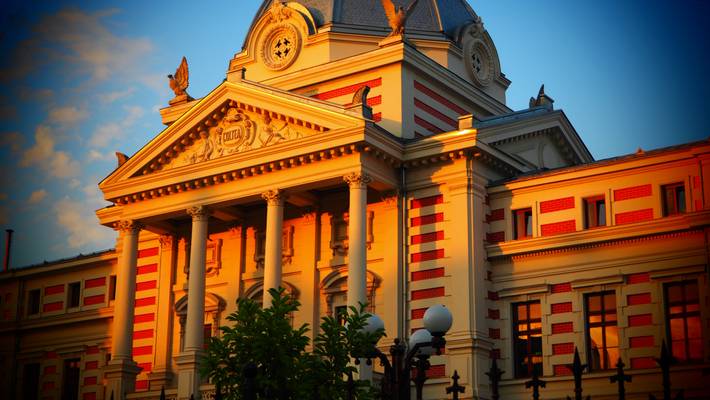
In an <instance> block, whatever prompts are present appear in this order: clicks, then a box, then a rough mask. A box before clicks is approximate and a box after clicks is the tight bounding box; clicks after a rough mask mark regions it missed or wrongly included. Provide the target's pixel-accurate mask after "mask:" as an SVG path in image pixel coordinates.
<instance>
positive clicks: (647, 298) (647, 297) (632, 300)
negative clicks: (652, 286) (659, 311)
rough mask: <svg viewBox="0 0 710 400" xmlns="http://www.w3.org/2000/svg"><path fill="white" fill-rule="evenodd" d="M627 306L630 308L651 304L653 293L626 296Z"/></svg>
mask: <svg viewBox="0 0 710 400" xmlns="http://www.w3.org/2000/svg"><path fill="white" fill-rule="evenodd" d="M626 304H628V305H630V306H636V305H639V304H651V293H639V294H630V295H628V296H626Z"/></svg>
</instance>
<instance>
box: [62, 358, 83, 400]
mask: <svg viewBox="0 0 710 400" xmlns="http://www.w3.org/2000/svg"><path fill="white" fill-rule="evenodd" d="M80 364H81V363H80V360H79V359H78V358H71V359H68V360H64V374H63V375H62V400H75V399H78V398H79V374H80V371H79V368H80Z"/></svg>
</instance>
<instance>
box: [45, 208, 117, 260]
mask: <svg viewBox="0 0 710 400" xmlns="http://www.w3.org/2000/svg"><path fill="white" fill-rule="evenodd" d="M54 216H55V218H56V220H57V223H58V224H59V226H61V227H62V228H64V230H65V231H66V232H67V236H66V240H67V245H68V246H69V247H71V248H74V249H76V248H79V247H82V246H85V245H102V244H104V243H106V242H108V241H110V240H111V238H113V236H114V233H113V231H111V230H110V229H107V228H105V227H103V226H101V225H99V224H98V223H97V221H96V216H95V215H94V213H93V207H92V204H87V203H80V202H76V201H73V200H71V199H69V198H68V197H65V198H63V199H61V200H59V201H58V202H57V204H56V205H55V206H54Z"/></svg>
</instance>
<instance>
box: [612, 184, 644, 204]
mask: <svg viewBox="0 0 710 400" xmlns="http://www.w3.org/2000/svg"><path fill="white" fill-rule="evenodd" d="M652 190H653V188H652V186H651V185H640V186H631V187H627V188H622V189H616V190H614V201H623V200H630V199H637V198H639V197H646V196H650V195H651V193H652Z"/></svg>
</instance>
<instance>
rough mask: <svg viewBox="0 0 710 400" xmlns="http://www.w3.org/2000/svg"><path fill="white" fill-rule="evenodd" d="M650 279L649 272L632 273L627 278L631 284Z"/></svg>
mask: <svg viewBox="0 0 710 400" xmlns="http://www.w3.org/2000/svg"><path fill="white" fill-rule="evenodd" d="M650 281H651V276H650V275H649V274H648V272H644V273H641V274H632V275H629V276H628V278H627V279H626V282H627V283H629V284H634V283H645V282H650Z"/></svg>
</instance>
